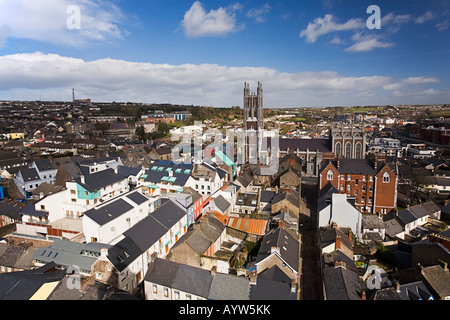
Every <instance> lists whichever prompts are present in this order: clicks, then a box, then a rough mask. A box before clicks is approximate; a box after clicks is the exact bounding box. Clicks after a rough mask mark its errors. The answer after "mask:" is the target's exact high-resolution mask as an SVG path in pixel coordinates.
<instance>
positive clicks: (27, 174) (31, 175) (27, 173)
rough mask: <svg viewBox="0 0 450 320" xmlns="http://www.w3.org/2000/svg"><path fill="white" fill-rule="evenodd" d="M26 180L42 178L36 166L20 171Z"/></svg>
mask: <svg viewBox="0 0 450 320" xmlns="http://www.w3.org/2000/svg"><path fill="white" fill-rule="evenodd" d="M19 173H20V174H21V175H22V179H23V181H24V182H30V181H36V180H41V178H40V177H39V174H38V172H37V171H36V169H35V168H27V169H22V170H20V171H19Z"/></svg>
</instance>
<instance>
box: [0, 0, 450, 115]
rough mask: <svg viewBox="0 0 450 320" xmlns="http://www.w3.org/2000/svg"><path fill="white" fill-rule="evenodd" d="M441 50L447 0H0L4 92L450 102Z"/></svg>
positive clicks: (447, 44)
mask: <svg viewBox="0 0 450 320" xmlns="http://www.w3.org/2000/svg"><path fill="white" fill-rule="evenodd" d="M370 5H376V6H378V8H379V9H380V18H381V28H380V29H369V28H368V27H367V23H366V22H367V20H368V19H369V17H371V15H372V12H370V13H367V8H368V7H369V6H370ZM71 6H72V7H73V6H76V7H77V8H78V9H79V15H77V13H76V12H75V14H74V11H71V10H69V7H71ZM71 19H72V20H71ZM75 22H79V25H78V26H76V25H75V26H76V27H75V28H69V25H70V23H75ZM72 26H74V24H72ZM449 57H450V2H449V1H447V0H431V1H421V0H408V1H406V0H395V1H392V0H389V1H377V0H370V1H367V0H317V1H303V0H296V1H294V0H285V1H253V0H247V1H244V0H242V1H239V0H238V1H218V0H202V1H194V0H154V1H144V0H128V1H124V0H107V1H105V0H36V1H33V2H31V1H28V0H0V99H2V100H8V99H24V100H36V99H41V100H53V99H56V100H66V101H67V100H70V99H71V92H72V88H75V90H76V94H77V97H78V98H85V97H90V98H91V99H92V100H93V101H133V102H146V103H165V102H169V103H181V104H194V105H213V106H222V107H229V106H232V105H239V106H241V105H242V89H243V82H249V83H250V87H251V88H252V87H253V88H254V90H256V83H257V81H261V82H262V84H263V88H264V98H265V99H264V104H265V106H266V107H308V106H313V107H321V106H339V105H348V106H351V105H373V104H380V105H384V104H435V103H450V72H449V71H450V68H449V66H450V63H449V62H450V58H449Z"/></svg>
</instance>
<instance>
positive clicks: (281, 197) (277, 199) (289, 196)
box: [272, 191, 300, 207]
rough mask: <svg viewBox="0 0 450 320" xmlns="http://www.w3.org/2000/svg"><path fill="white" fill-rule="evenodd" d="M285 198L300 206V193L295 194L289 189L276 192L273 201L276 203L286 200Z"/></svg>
mask: <svg viewBox="0 0 450 320" xmlns="http://www.w3.org/2000/svg"><path fill="white" fill-rule="evenodd" d="M284 200H287V201H289V202H290V203H292V204H293V205H294V206H296V207H298V206H299V205H300V203H299V199H298V194H294V193H293V192H288V191H286V192H281V193H278V194H276V195H275V196H274V197H273V199H272V203H273V204H276V203H278V202H281V201H284Z"/></svg>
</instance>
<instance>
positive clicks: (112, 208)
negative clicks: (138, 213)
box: [84, 198, 133, 225]
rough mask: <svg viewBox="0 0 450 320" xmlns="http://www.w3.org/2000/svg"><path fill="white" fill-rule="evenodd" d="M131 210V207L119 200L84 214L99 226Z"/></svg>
mask: <svg viewBox="0 0 450 320" xmlns="http://www.w3.org/2000/svg"><path fill="white" fill-rule="evenodd" d="M131 209H133V206H132V205H131V204H129V203H128V202H126V201H125V200H123V199H121V198H119V199H116V200H113V201H111V202H108V204H105V205H103V206H97V207H94V208H92V209H90V210H88V211H86V212H85V213H84V214H85V216H87V217H89V218H91V219H92V220H93V221H95V222H96V223H98V224H99V225H104V224H106V223H108V222H110V221H112V220H114V219H116V218H118V217H120V216H121V215H122V214H124V213H126V212H128V211H130V210H131Z"/></svg>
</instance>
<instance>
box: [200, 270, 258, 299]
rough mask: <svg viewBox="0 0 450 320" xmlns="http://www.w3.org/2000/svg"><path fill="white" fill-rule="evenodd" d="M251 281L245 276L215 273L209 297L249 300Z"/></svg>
mask: <svg viewBox="0 0 450 320" xmlns="http://www.w3.org/2000/svg"><path fill="white" fill-rule="evenodd" d="M249 298H250V282H249V280H248V279H246V278H244V277H238V276H234V275H231V274H223V273H215V274H214V277H213V279H212V283H211V288H210V291H209V295H208V299H211V300H249Z"/></svg>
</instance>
